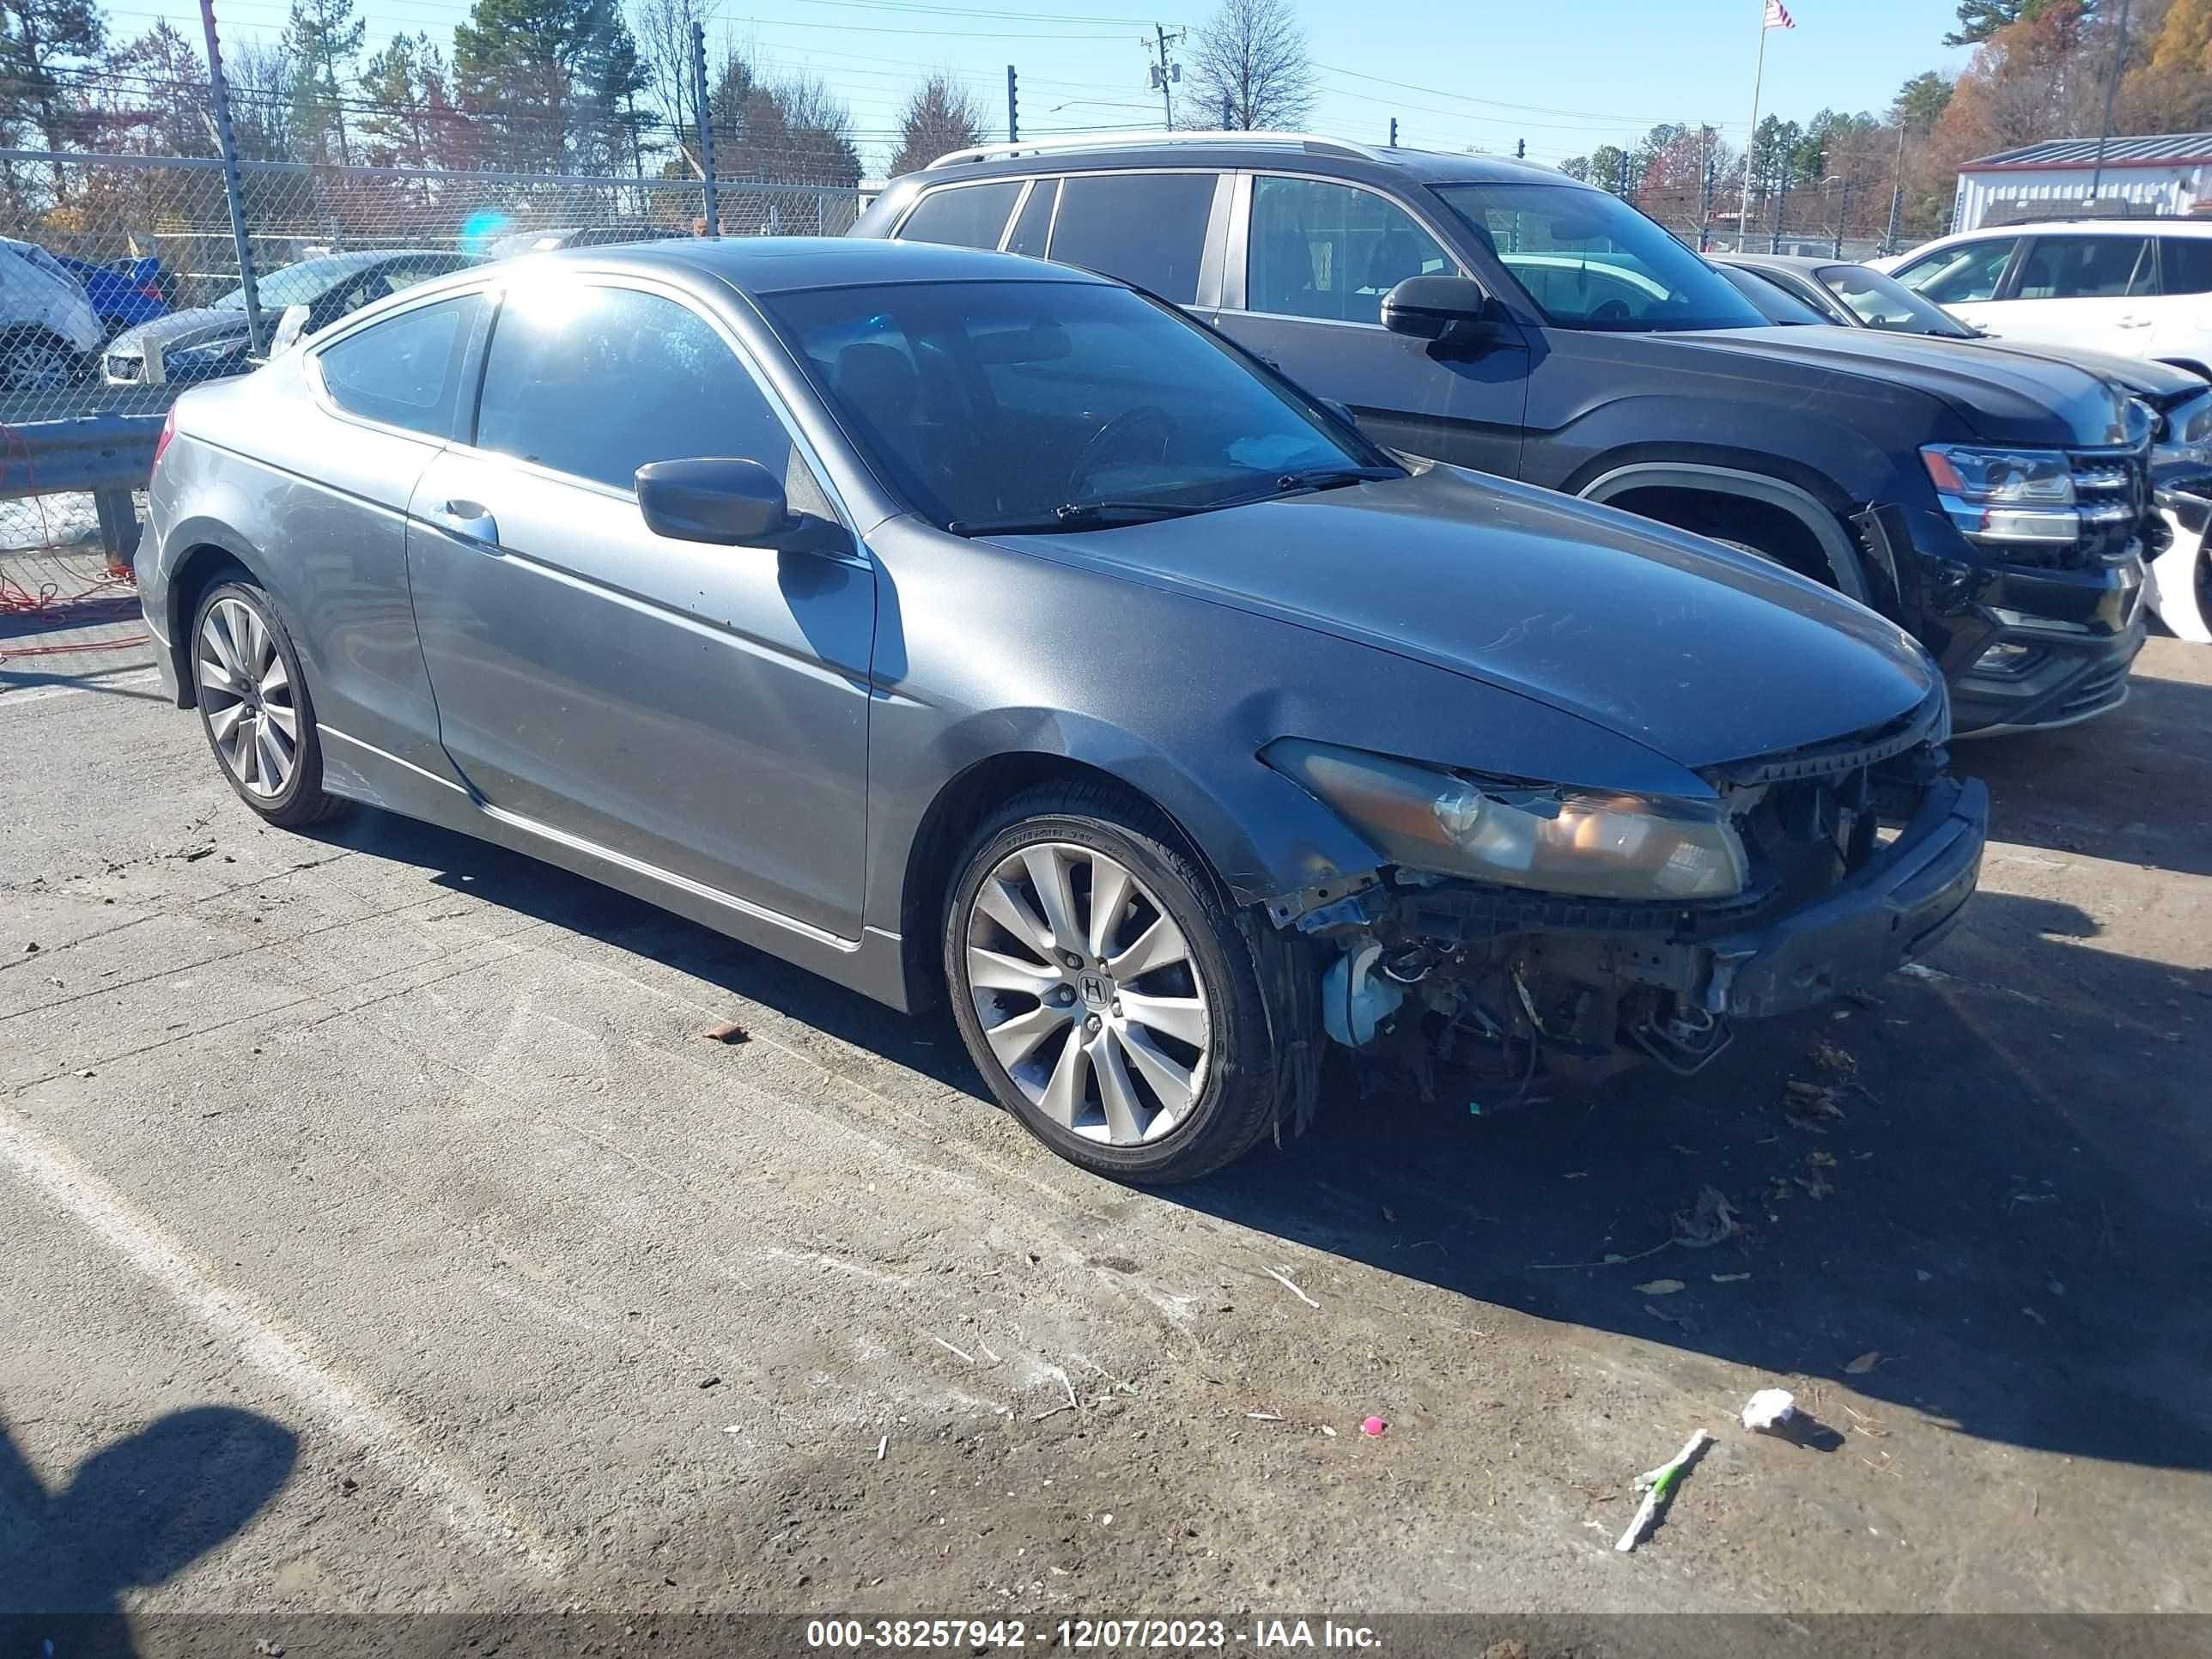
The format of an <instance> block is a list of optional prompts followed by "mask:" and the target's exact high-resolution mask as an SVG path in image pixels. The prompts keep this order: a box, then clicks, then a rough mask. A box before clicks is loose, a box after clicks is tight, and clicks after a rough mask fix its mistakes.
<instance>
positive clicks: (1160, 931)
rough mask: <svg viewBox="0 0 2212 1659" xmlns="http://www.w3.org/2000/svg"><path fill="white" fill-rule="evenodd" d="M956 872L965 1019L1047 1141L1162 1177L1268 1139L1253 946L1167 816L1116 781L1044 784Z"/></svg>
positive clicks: (947, 940) (980, 1060)
mask: <svg viewBox="0 0 2212 1659" xmlns="http://www.w3.org/2000/svg"><path fill="white" fill-rule="evenodd" d="M956 868H957V871H958V874H957V878H955V880H954V883H953V885H952V890H951V897H950V898H949V900H948V902H947V903H946V906H945V917H944V954H945V980H946V983H947V984H948V986H949V987H951V998H952V1011H953V1017H954V1018H955V1019H956V1020H957V1023H958V1024H959V1027H960V1035H961V1036H962V1037H963V1039H965V1041H966V1042H967V1044H968V1052H969V1055H970V1056H971V1057H972V1058H973V1059H974V1060H975V1066H976V1068H977V1070H979V1071H980V1072H981V1073H982V1074H983V1079H984V1081H985V1082H986V1083H987V1084H989V1085H990V1087H991V1092H992V1093H993V1094H994V1096H995V1097H997V1098H998V1100H999V1102H1000V1103H1001V1104H1002V1105H1004V1106H1005V1107H1006V1109H1007V1110H1009V1111H1011V1112H1012V1113H1013V1114H1014V1115H1015V1116H1016V1117H1018V1118H1019V1119H1020V1120H1021V1121H1022V1124H1023V1126H1024V1127H1026V1128H1027V1129H1028V1130H1029V1131H1030V1133H1032V1134H1034V1135H1036V1137H1037V1139H1040V1140H1042V1141H1043V1142H1044V1144H1045V1145H1046V1146H1049V1147H1050V1148H1051V1149H1052V1150H1053V1151H1054V1152H1057V1153H1059V1154H1060V1156H1061V1157H1062V1158H1066V1159H1067V1160H1068V1161H1069V1162H1070V1163H1072V1164H1079V1165H1080V1166H1081V1167H1083V1168H1084V1169H1086V1170H1091V1172H1092V1173H1094V1174H1096V1175H1101V1176H1106V1177H1107V1178H1108V1179H1109V1180H1113V1181H1126V1182H1138V1183H1162V1184H1164V1183H1167V1182H1178V1181H1191V1180H1195V1179H1196V1178H1197V1177H1199V1176H1203V1175H1207V1174H1210V1173H1212V1171H1213V1170H1218V1169H1219V1168H1220V1167H1221V1166H1222V1165H1224V1164H1227V1163H1229V1162H1231V1160H1232V1159H1235V1158H1239V1157H1241V1156H1243V1154H1244V1153H1245V1152H1248V1151H1249V1150H1250V1149H1251V1147H1252V1146H1253V1145H1254V1143H1255V1142H1256V1141H1257V1140H1258V1139H1260V1137H1261V1135H1262V1134H1264V1133H1267V1126H1268V1125H1269V1124H1270V1123H1271V1122H1272V1121H1273V1119H1274V1112H1275V1105H1276V1102H1275V1098H1274V1088H1275V1085H1274V1081H1273V1066H1271V1064H1270V1056H1269V1053H1268V1040H1267V1031H1268V1023H1267V1010H1266V1008H1265V1006H1264V1004H1263V1000H1262V995H1263V994H1262V993H1261V988H1260V981H1259V977H1258V975H1257V974H1256V973H1255V969H1254V967H1253V963H1252V957H1251V951H1250V949H1249V946H1248V945H1246V944H1245V942H1244V939H1243V935H1242V934H1241V933H1239V932H1238V930H1237V924H1236V921H1235V919H1234V917H1233V916H1232V915H1231V912H1230V910H1229V909H1228V908H1227V906H1226V904H1225V901H1224V899H1223V897H1222V896H1221V895H1220V893H1219V891H1218V886H1217V884H1216V883H1215V882H1214V880H1213V878H1212V876H1211V875H1210V874H1209V873H1208V872H1206V871H1205V870H1204V869H1202V868H1201V867H1200V866H1198V864H1197V863H1196V862H1195V861H1194V860H1193V859H1192V857H1191V856H1190V854H1188V853H1187V852H1185V851H1184V850H1182V848H1180V847H1179V846H1178V845H1177V837H1176V836H1175V833H1174V831H1173V830H1172V829H1170V826H1169V825H1168V824H1167V823H1165V822H1164V820H1163V819H1162V818H1161V817H1160V816H1159V815H1158V813H1157V812H1156V811H1152V810H1151V809H1150V808H1149V807H1147V806H1146V805H1145V804H1144V803H1143V802H1142V801H1141V800H1139V799H1136V798H1134V797H1133V796H1131V795H1129V794H1127V793H1124V792H1122V791H1120V790H1117V789H1115V788H1113V787H1110V786H1106V785H1100V784H1091V783H1072V784H1055V785H1048V786H1045V787H1041V788H1038V789H1035V790H1031V791H1030V792H1029V793H1025V794H1024V795H1021V796H1019V797H1018V798H1017V799H1014V800H1012V801H1010V802H1008V803H1007V804H1006V805H1005V806H1004V807H1002V808H1001V809H1000V811H997V812H995V813H994V814H993V815H992V816H991V817H989V818H988V819H987V820H986V821H985V822H984V823H983V824H982V825H981V827H980V828H979V829H977V830H976V832H975V836H974V837H973V838H972V839H971V840H970V841H969V844H968V847H967V849H966V851H965V852H964V853H963V854H962V856H961V859H960V860H959V862H958V864H957V866H956ZM1055 919H1057V925H1055Z"/></svg>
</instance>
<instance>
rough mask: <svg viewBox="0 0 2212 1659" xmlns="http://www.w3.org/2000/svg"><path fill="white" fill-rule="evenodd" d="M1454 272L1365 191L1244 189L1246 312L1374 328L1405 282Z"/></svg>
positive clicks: (1271, 182) (1433, 245)
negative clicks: (1247, 198) (1248, 210)
mask: <svg viewBox="0 0 2212 1659" xmlns="http://www.w3.org/2000/svg"><path fill="white" fill-rule="evenodd" d="M1454 272H1455V266H1454V265H1453V264H1452V260H1451V256H1450V255H1449V254H1448V253H1446V252H1444V251H1443V248H1441V247H1439V246H1437V240H1436V238H1435V237H1433V236H1431V235H1430V234H1429V233H1428V232H1426V231H1425V230H1423V229H1422V228H1421V227H1420V226H1419V224H1418V223H1417V222H1415V221H1414V218H1413V215H1412V214H1410V213H1408V212H1407V211H1406V210H1405V209H1403V208H1401V207H1400V206H1398V205H1397V204H1395V203H1394V202H1389V201H1386V200H1384V199H1383V197H1380V196H1377V195H1376V194H1375V193H1374V191H1366V190H1355V189H1354V188H1352V186H1351V185H1339V184H1332V183H1330V182H1329V181H1328V180H1326V179H1273V178H1265V177H1262V178H1258V179H1254V180H1253V181H1252V223H1251V229H1250V234H1249V236H1248V237H1247V239H1246V242H1245V252H1244V306H1245V309H1246V310H1248V311H1264V312H1269V313H1273V314H1274V315H1276V316H1280V317H1322V318H1326V319H1328V320H1329V321H1331V322H1339V323H1373V324H1376V325H1380V324H1381V322H1382V318H1383V295H1386V294H1388V293H1389V291H1390V290H1391V289H1394V288H1395V287H1397V285H1398V284H1399V283H1402V282H1404V281H1405V280H1406V278H1407V277H1408V276H1437V275H1451V274H1453V273H1454Z"/></svg>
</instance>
